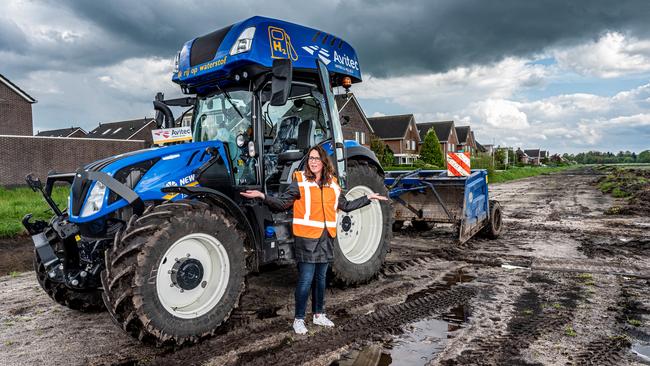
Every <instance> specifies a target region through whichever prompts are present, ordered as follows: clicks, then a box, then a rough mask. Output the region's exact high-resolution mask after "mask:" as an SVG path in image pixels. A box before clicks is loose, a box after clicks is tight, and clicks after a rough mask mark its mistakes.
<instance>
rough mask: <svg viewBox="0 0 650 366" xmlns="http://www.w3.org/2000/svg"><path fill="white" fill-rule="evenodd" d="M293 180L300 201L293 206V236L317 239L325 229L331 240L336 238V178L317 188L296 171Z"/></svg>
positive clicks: (301, 173)
mask: <svg viewBox="0 0 650 366" xmlns="http://www.w3.org/2000/svg"><path fill="white" fill-rule="evenodd" d="M294 179H295V180H296V182H298V189H299V190H300V199H299V200H296V202H294V204H293V234H294V235H295V236H300V237H303V238H310V239H317V238H320V236H321V234H322V233H323V229H325V228H327V232H328V233H329V235H330V236H331V237H332V238H335V237H336V210H337V208H338V205H339V195H340V194H341V187H340V186H339V185H338V182H337V180H336V178H334V177H332V183H330V184H329V185H323V188H322V189H321V188H319V187H318V183H316V182H310V181H308V180H307V179H306V178H305V173H304V172H301V171H297V172H295V173H294Z"/></svg>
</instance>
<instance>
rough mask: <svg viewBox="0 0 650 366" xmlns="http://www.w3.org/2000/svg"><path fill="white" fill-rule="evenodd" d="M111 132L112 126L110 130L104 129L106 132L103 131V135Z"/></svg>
mask: <svg viewBox="0 0 650 366" xmlns="http://www.w3.org/2000/svg"><path fill="white" fill-rule="evenodd" d="M109 132H111V129H110V128H109V129H108V130H106V131H104V132H102V136H104V135H106V134H108V133H109Z"/></svg>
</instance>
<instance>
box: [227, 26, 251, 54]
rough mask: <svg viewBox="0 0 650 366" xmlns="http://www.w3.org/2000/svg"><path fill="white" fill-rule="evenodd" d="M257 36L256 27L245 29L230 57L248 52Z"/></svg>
mask: <svg viewBox="0 0 650 366" xmlns="http://www.w3.org/2000/svg"><path fill="white" fill-rule="evenodd" d="M254 36H255V27H249V28H246V29H244V31H243V32H241V34H240V35H239V37H238V38H237V40H236V41H235V43H234V44H233V45H232V48H231V49H230V56H234V55H237V54H240V53H244V52H248V51H250V49H251V46H253V37H254Z"/></svg>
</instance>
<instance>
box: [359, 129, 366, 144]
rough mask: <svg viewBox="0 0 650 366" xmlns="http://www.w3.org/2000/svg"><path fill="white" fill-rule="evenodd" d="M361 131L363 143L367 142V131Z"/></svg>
mask: <svg viewBox="0 0 650 366" xmlns="http://www.w3.org/2000/svg"><path fill="white" fill-rule="evenodd" d="M360 133H361V145H363V144H365V143H366V133H365V132H360Z"/></svg>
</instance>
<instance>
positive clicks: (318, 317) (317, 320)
mask: <svg viewBox="0 0 650 366" xmlns="http://www.w3.org/2000/svg"><path fill="white" fill-rule="evenodd" d="M313 323H314V324H316V325H322V326H324V327H333V326H334V323H333V322H332V321H331V320H329V319H327V316H326V315H325V314H314V321H313Z"/></svg>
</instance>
